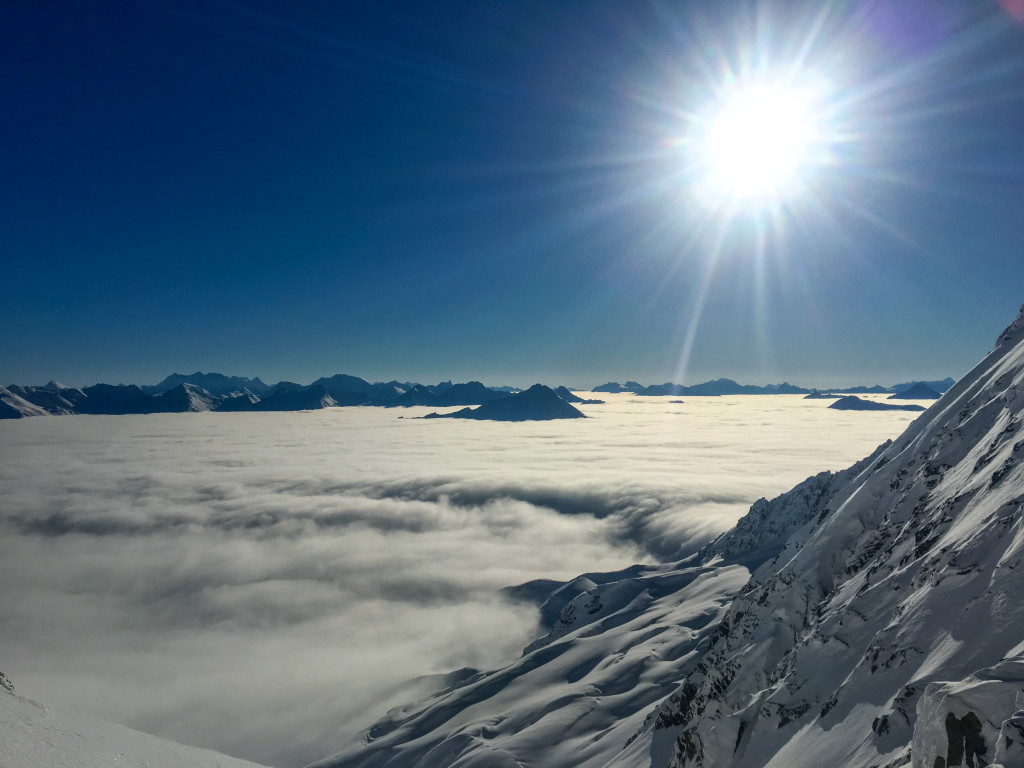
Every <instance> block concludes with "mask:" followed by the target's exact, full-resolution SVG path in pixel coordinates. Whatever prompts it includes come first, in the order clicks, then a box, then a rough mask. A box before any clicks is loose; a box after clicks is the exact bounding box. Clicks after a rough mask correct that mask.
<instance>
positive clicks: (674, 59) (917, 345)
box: [0, 0, 1024, 386]
mask: <svg viewBox="0 0 1024 768" xmlns="http://www.w3.org/2000/svg"><path fill="white" fill-rule="evenodd" d="M822 8H825V9H829V10H828V12H826V13H822V12H821V9H822ZM801 51H802V52H803V53H804V60H805V66H806V67H807V68H809V69H813V70H816V71H818V72H820V73H821V74H823V75H824V76H825V77H826V78H827V79H828V80H829V81H830V82H831V84H832V87H833V89H834V91H833V92H834V98H835V101H836V104H837V105H838V106H837V107H836V113H837V114H838V115H839V118H838V119H840V120H841V122H842V126H843V130H844V136H845V137H846V139H847V143H846V145H844V147H843V148H842V152H841V153H840V155H839V158H838V160H837V162H836V164H835V166H834V167H831V168H828V169H826V170H825V171H823V172H822V173H821V174H819V175H820V178H819V179H818V180H817V183H818V184H819V189H818V192H817V193H816V194H815V195H814V196H813V197H814V199H813V201H810V202H809V201H803V202H801V203H794V205H793V206H792V210H787V211H786V212H785V213H784V215H783V216H782V218H781V219H780V220H778V221H777V225H773V226H771V227H769V228H768V229H769V230H771V231H770V232H769V234H768V236H767V237H766V238H764V239H763V241H762V242H763V246H762V247H758V242H759V239H758V235H757V230H758V226H757V218H756V217H754V216H745V217H742V216H741V217H740V218H739V219H736V220H733V221H731V222H711V223H710V224H709V222H708V221H707V219H706V214H705V212H701V211H698V210H696V207H695V206H694V205H693V200H692V198H691V196H690V195H689V194H688V185H689V179H688V176H687V170H686V163H685V161H684V159H683V158H682V157H681V155H680V150H679V149H678V146H677V145H678V142H676V141H675V140H676V139H677V138H678V137H679V136H681V135H685V133H686V131H687V120H686V115H687V114H690V113H691V112H692V111H693V110H694V109H695V108H696V103H697V102H699V101H700V100H701V99H702V98H706V94H707V93H708V92H709V90H710V89H713V88H714V87H716V83H715V80H716V79H717V78H718V77H719V76H720V74H721V73H722V72H724V71H726V70H727V69H728V68H730V67H735V66H736V62H737V60H739V59H742V58H744V57H746V58H747V59H750V58H751V57H760V59H763V60H764V61H767V62H769V63H771V64H773V65H781V66H789V65H791V63H792V61H793V60H794V58H795V57H796V56H797V54H798V53H799V52H801ZM0 71H2V72H3V75H4V76H3V79H2V82H0V179H2V180H3V183H2V184H0V254H2V255H0V259H2V264H3V280H2V281H0V382H2V383H4V384H7V383H21V384H32V383H43V382H45V381H46V380H48V379H50V378H56V379H60V380H63V381H66V382H67V383H70V384H78V385H81V384H90V383H94V382H97V381H105V382H115V383H116V382H135V383H150V382H154V381H157V380H159V379H161V378H162V377H163V376H164V375H166V374H167V373H170V372H171V371H179V372H191V371H194V370H197V369H201V370H204V371H209V370H214V371H219V372H223V373H229V374H236V375H247V376H257V375H258V376H260V377H262V378H264V379H265V380H267V381H276V380H278V379H282V378H285V379H291V380H297V381H301V382H305V381H309V380H311V379H313V378H315V377H317V376H320V375H330V374H332V373H336V372H349V373H352V374H356V375H360V376H363V377H366V378H370V379H391V378H403V379H405V378H410V379H415V380H420V381H424V382H433V381H437V380H440V379H442V378H454V379H456V380H465V379H469V378H477V379H482V380H483V381H485V383H489V384H501V383H510V384H520V385H526V384H530V383H532V382H533V381H537V380H541V381H546V382H548V383H559V382H565V383H568V384H570V385H575V386H580V385H593V384H597V383H600V382H602V381H605V380H608V379H618V380H625V379H626V378H635V379H637V380H640V381H647V382H662V381H666V380H670V379H673V380H679V379H680V377H685V380H686V381H685V383H695V382H697V381H701V380H704V379H707V378H712V377H717V376H728V377H731V378H735V379H738V380H742V381H744V382H750V383H767V382H771V381H779V380H782V379H788V380H790V381H793V382H795V383H802V384H805V385H809V386H811V385H821V386H827V385H829V384H839V383H844V382H846V383H850V382H864V383H871V382H875V381H880V382H882V383H893V382H896V381H900V380H906V379H911V378H934V377H942V376H945V375H953V376H959V375H960V374H962V373H963V372H964V371H965V370H966V369H967V368H968V367H970V366H971V365H972V364H973V363H974V362H975V361H976V360H978V359H980V357H981V356H983V355H984V354H985V352H987V351H988V349H989V348H990V346H991V344H992V342H993V341H994V339H995V337H996V335H997V334H998V332H999V331H1000V330H1001V329H1002V327H1003V326H1004V325H1005V324H1007V323H1008V322H1009V321H1010V320H1011V319H1012V317H1013V315H1014V314H1015V312H1016V310H1017V308H1018V306H1019V305H1020V304H1021V303H1022V302H1024V138H1022V137H1024V27H1021V25H1019V24H1017V23H1015V22H1014V20H1013V18H1012V17H1011V15H1010V14H1009V13H1008V12H1007V11H1005V10H1003V9H1002V8H1000V6H999V5H997V4H996V3H995V2H991V3H989V2H985V0H887V1H885V2H882V1H880V0H871V1H870V2H868V1H867V0H864V2H857V0H850V1H849V2H842V3H839V2H835V3H832V4H831V5H829V3H828V2H827V0H826V2H821V0H814V1H813V2H810V1H809V2H806V3H800V2H793V1H790V2H775V3H764V2H762V3H754V2H736V3H721V2H717V0H706V1H705V2H698V1H694V2H682V1H678V2H632V1H631V2H625V1H623V2H614V3H612V2H582V0H566V1H565V2H546V1H545V2H540V1H539V0H536V1H534V0H524V1H523V2H485V1H483V0H480V1H477V0H474V1H473V2H461V1H459V0H452V1H446V2H444V3H421V2H415V3H414V2H389V1H388V0H368V1H367V2H356V1H354V0H353V1H347V2H339V3H324V2H293V3H280V2H228V1H226V0H222V1H221V2H209V1H205V0H204V1H203V2H200V1H199V0H152V1H151V2H144V3H134V2H105V1H104V0H98V1H97V2H78V3H51V2H9V3H4V4H2V6H0ZM701 296H703V301H702V302H701V299H700V297H701ZM698 303H700V311H699V312H697V311H696V307H697V305H698ZM698 316H699V318H700V321H699V325H698V326H697V329H696V332H694V333H692V334H691V335H692V340H693V343H692V347H690V348H689V349H690V354H689V355H688V356H687V361H686V365H685V366H683V365H681V355H682V354H683V350H684V348H687V342H686V339H687V331H688V329H690V328H691V324H692V321H693V319H694V317H698Z"/></svg>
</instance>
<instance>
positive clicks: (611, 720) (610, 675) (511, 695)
mask: <svg viewBox="0 0 1024 768" xmlns="http://www.w3.org/2000/svg"><path fill="white" fill-rule="evenodd" d="M592 576H593V578H586V577H584V578H581V579H577V580H575V581H574V583H573V585H572V587H573V588H575V590H576V592H577V594H576V596H575V597H574V598H573V599H571V600H570V601H569V602H568V603H567V604H566V605H565V606H564V607H563V609H562V610H561V612H560V614H559V618H558V620H557V622H556V624H555V627H554V628H553V629H552V631H551V633H550V635H549V636H547V637H545V638H544V639H542V640H541V641H539V642H538V643H536V644H534V645H533V646H532V647H531V648H530V649H528V651H527V652H526V653H524V655H523V656H522V657H521V658H520V659H518V660H517V661H515V662H514V663H512V664H510V665H509V666H507V667H505V668H504V669H501V670H498V671H495V672H489V673H480V674H477V675H475V676H473V677H470V678H468V679H466V680H463V681H462V682H461V683H460V684H458V685H456V686H455V687H453V688H451V689H449V690H447V691H442V692H441V693H439V694H437V695H436V696H435V697H434V698H432V699H430V700H428V701H427V702H425V703H423V704H420V705H413V706H409V707H404V708H399V709H396V710H392V711H391V712H389V713H388V715H387V716H386V717H385V718H384V719H383V720H381V721H380V722H378V723H377V724H376V725H375V726H374V727H373V728H371V729H370V730H369V732H368V733H367V734H366V737H365V738H366V740H365V742H364V743H363V744H359V745H356V746H355V747H353V748H352V749H351V750H349V751H347V752H345V753H342V754H339V755H336V756H334V757H332V758H329V759H327V760H324V761H322V762H321V763H318V764H317V765H319V766H322V767H323V768H327V766H331V767H332V768H356V766H359V767H360V768H428V767H435V766H436V767H438V768H439V767H441V766H445V767H446V768H448V767H449V766H450V767H451V768H456V767H457V768H471V767H473V766H477V767H479V766H487V767H488V768H504V767H505V766H509V767H510V768H516V767H517V766H519V765H521V764H522V765H529V766H531V768H563V767H564V766H595V767H596V766H600V765H603V764H604V763H605V762H607V760H608V759H610V758H611V757H612V756H614V755H615V754H616V753H618V751H619V750H621V748H622V746H623V745H624V744H625V743H626V741H627V740H628V739H629V738H630V737H631V736H632V734H633V733H635V732H636V731H637V729H638V728H639V727H640V726H641V725H642V724H643V721H644V717H645V715H646V714H647V712H648V711H649V710H650V708H651V706H652V705H654V704H656V703H657V702H659V701H661V700H662V699H663V698H664V697H665V696H666V695H667V694H668V693H669V692H670V691H671V690H672V689H673V688H674V687H675V685H676V683H678V681H679V680H681V679H682V677H683V676H684V675H685V674H686V673H687V672H688V671H689V670H690V669H691V668H692V667H693V665H694V663H695V662H696V660H697V659H699V656H700V650H701V648H702V646H703V645H706V644H707V642H708V640H709V638H710V636H711V634H712V632H713V631H714V627H715V626H716V624H717V623H718V620H719V618H720V617H721V613H722V611H723V610H724V609H725V606H726V605H728V602H729V600H730V599H731V598H732V596H733V594H735V592H736V590H737V589H739V588H740V587H741V586H742V585H743V583H744V582H745V581H746V580H747V576H748V572H747V570H746V569H745V568H743V567H741V566H732V567H712V568H706V567H702V566H700V565H697V564H694V563H684V564H682V565H680V566H678V567H663V568H646V569H641V568H632V569H629V570H628V571H626V572H623V573H621V574H601V575H597V574H594V575H592ZM605 579H607V581H605ZM597 581H605V583H603V584H600V585H598V584H597V583H596V582H597ZM580 589H582V590H584V591H582V592H580V591H579V590H580Z"/></svg>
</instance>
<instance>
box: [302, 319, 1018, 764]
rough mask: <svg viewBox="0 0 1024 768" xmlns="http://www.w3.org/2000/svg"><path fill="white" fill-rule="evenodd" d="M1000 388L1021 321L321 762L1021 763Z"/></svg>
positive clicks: (1014, 441)
mask: <svg viewBox="0 0 1024 768" xmlns="http://www.w3.org/2000/svg"><path fill="white" fill-rule="evenodd" d="M1022 383H1024V308H1022V311H1021V314H1020V315H1019V316H1018V317H1017V319H1016V320H1015V321H1014V322H1013V323H1011V325H1010V326H1009V327H1008V328H1007V329H1006V331H1004V333H1003V334H1002V335H1001V336H1000V337H999V340H998V342H997V344H996V347H995V349H993V351H992V352H991V353H990V354H989V355H988V356H987V357H986V358H985V359H984V360H983V361H982V362H981V363H980V364H979V365H978V366H976V367H975V368H974V369H973V370H972V371H971V372H970V373H969V374H967V375H966V376H965V377H964V378H963V379H962V380H961V381H959V382H958V383H956V384H955V385H954V386H953V387H952V388H951V389H950V390H949V391H948V392H947V393H946V394H945V395H944V396H943V397H942V399H940V400H939V401H938V402H937V403H936V404H935V405H933V406H932V407H931V408H930V409H928V410H927V411H926V412H924V413H923V414H922V415H921V416H920V417H919V418H918V419H917V420H916V421H914V422H913V423H912V424H911V425H910V427H909V428H908V429H907V431H906V432H905V433H904V434H903V435H902V436H901V437H900V438H898V439H897V440H895V441H893V442H891V443H887V444H885V445H883V446H881V447H880V448H879V449H878V450H877V451H876V452H875V453H874V454H873V455H871V456H869V457H868V458H866V459H864V460H863V461H861V462H859V463H858V464H856V465H854V466H853V467H851V468H850V469H848V470H845V471H844V472H840V473H830V472H823V473H821V474H820V475H817V476H815V477H812V478H809V479H808V480H806V481H805V482H803V483H801V484H800V485H798V486H797V487H796V488H794V489H793V490H791V491H789V492H787V493H786V494H783V495H782V496H780V497H778V498H776V499H774V500H772V501H766V500H763V499H762V500H760V501H758V502H756V503H755V504H754V505H753V506H752V507H751V509H750V512H749V513H748V514H747V515H746V516H745V517H744V518H743V519H741V520H740V521H739V523H738V524H737V525H736V527H735V528H734V529H733V530H732V531H730V532H729V533H727V534H725V535H724V536H723V537H721V538H720V539H719V540H718V541H716V542H714V543H713V544H711V545H709V546H708V547H707V548H706V549H705V550H704V551H703V552H702V553H701V554H700V555H699V556H696V557H693V558H691V559H690V560H687V561H684V562H681V563H676V564H673V565H666V566H661V567H640V566H637V567H634V568H631V569H627V570H626V571H623V572H620V573H616V574H588V575H587V576H585V577H580V578H578V579H576V580H573V581H572V582H568V583H566V584H563V585H558V587H557V588H556V589H554V590H553V591H551V592H550V593H548V596H547V598H546V599H545V600H544V604H543V606H542V609H541V616H542V617H545V625H544V626H543V627H542V631H543V632H544V634H543V635H542V636H541V637H540V638H539V639H538V640H537V641H536V642H534V643H533V644H532V645H531V646H529V647H528V648H527V649H526V651H525V652H524V654H523V656H522V658H521V659H519V660H517V661H515V662H513V663H512V664H510V665H509V666H507V667H505V668H503V669H500V670H496V671H494V672H487V673H479V674H477V675H475V676H472V677H469V678H467V679H465V680H463V681H462V682H461V683H459V684H457V685H455V686H453V687H452V688H449V689H447V690H444V691H441V692H439V693H438V694H436V695H435V696H434V697H433V698H432V699H430V700H428V701H426V702H423V703H421V704H419V705H412V706H408V707H403V708H401V709H398V710H394V711H393V712H392V713H391V714H389V715H388V716H386V717H385V718H384V719H382V720H381V721H380V722H379V723H378V724H377V725H376V726H374V727H373V728H371V729H370V730H369V731H368V732H367V733H366V736H365V740H364V742H363V744H361V745H358V746H355V747H353V748H352V749H350V750H348V751H346V752H344V753H342V754H339V755H337V756H336V757H334V758H330V759H328V760H325V761H323V762H322V763H321V764H320V765H322V766H334V767H335V768H356V766H375V767H387V766H395V767H397V766H417V768H432V767H434V766H437V767H440V766H451V767H452V768H456V767H457V768H476V767H478V766H498V767H502V768H504V766H510V767H511V766H518V765H530V766H531V768H557V767H558V766H564V765H573V766H579V767H582V768H599V767H601V768H648V766H649V767H650V768H726V767H730V768H784V767H785V768H789V767H790V766H800V767H801V768H832V767H833V766H842V767H843V768H877V767H886V768H903V767H905V766H913V768H952V766H956V765H968V766H981V765H996V764H1001V765H1004V766H1007V768H1009V766H1022V765H1024V738H1022V736H1024V601H1022V599H1021V596H1022V594H1024V392H1022ZM530 591H531V590H530V589H529V588H528V587H524V592H530Z"/></svg>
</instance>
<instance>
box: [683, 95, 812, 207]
mask: <svg viewBox="0 0 1024 768" xmlns="http://www.w3.org/2000/svg"><path fill="white" fill-rule="evenodd" d="M816 92H817V91H816V89H811V88H809V87H804V86H798V85H793V84H788V83H784V82H782V81H768V82H765V81H751V82H747V83H737V82H731V83H729V84H728V85H727V86H725V87H723V88H722V90H721V91H720V93H719V95H718V97H717V98H716V99H714V100H713V101H712V103H710V104H709V105H708V106H707V107H706V109H705V111H704V112H703V113H702V116H701V119H700V121H699V123H698V135H697V137H696V141H695V142H693V144H692V146H693V151H694V153H695V158H694V159H695V161H696V164H697V166H698V167H699V168H700V176H701V179H700V182H699V183H700V185H701V186H702V187H703V188H704V189H703V190H702V191H703V192H705V193H708V194H710V195H711V197H712V199H713V200H714V201H715V202H716V203H721V202H722V201H723V199H724V200H726V201H729V202H731V203H742V204H753V205H762V204H767V203H773V202H778V201H781V200H785V199H789V198H792V197H794V196H796V195H797V194H799V193H800V192H802V191H803V190H804V189H805V188H806V185H807V182H808V180H809V177H810V174H811V171H812V170H813V167H814V166H815V165H816V164H817V163H818V162H819V161H820V159H821V158H820V156H819V154H818V152H819V150H820V147H821V145H822V140H823V137H824V125H823V121H822V119H821V117H820V106H819V103H818V99H817V98H816Z"/></svg>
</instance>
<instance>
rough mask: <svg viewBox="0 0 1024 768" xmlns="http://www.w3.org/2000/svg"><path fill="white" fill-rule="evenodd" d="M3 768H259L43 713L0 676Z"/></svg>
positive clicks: (120, 728)
mask: <svg viewBox="0 0 1024 768" xmlns="http://www.w3.org/2000/svg"><path fill="white" fill-rule="evenodd" d="M0 765H2V766H3V768H111V766H126V768H143V767H144V766H149V767H151V768H259V766H257V764H256V763H250V762H247V761H245V760H238V759H236V758H233V757H228V756H226V755H222V754H219V753H217V752H211V751H209V750H206V749H198V748H197V747H186V746H184V745H182V744H176V743H174V742H173V741H167V740H166V739H161V738H157V737H156V736H150V735H148V734H145V733H140V732H139V731H133V730H131V729H130V728H125V727H124V726H121V725H115V724H113V723H107V722H103V721H102V720H93V719H92V718H89V717H84V716H81V715H75V714H71V713H68V712H56V711H53V710H50V709H47V708H46V707H44V706H43V705H42V704H38V703H36V702H34V701H32V700H31V699H26V698H23V697H21V696H17V695H15V693H14V690H13V686H12V685H10V682H9V681H8V680H7V678H6V677H4V676H3V675H2V674H0Z"/></svg>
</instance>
